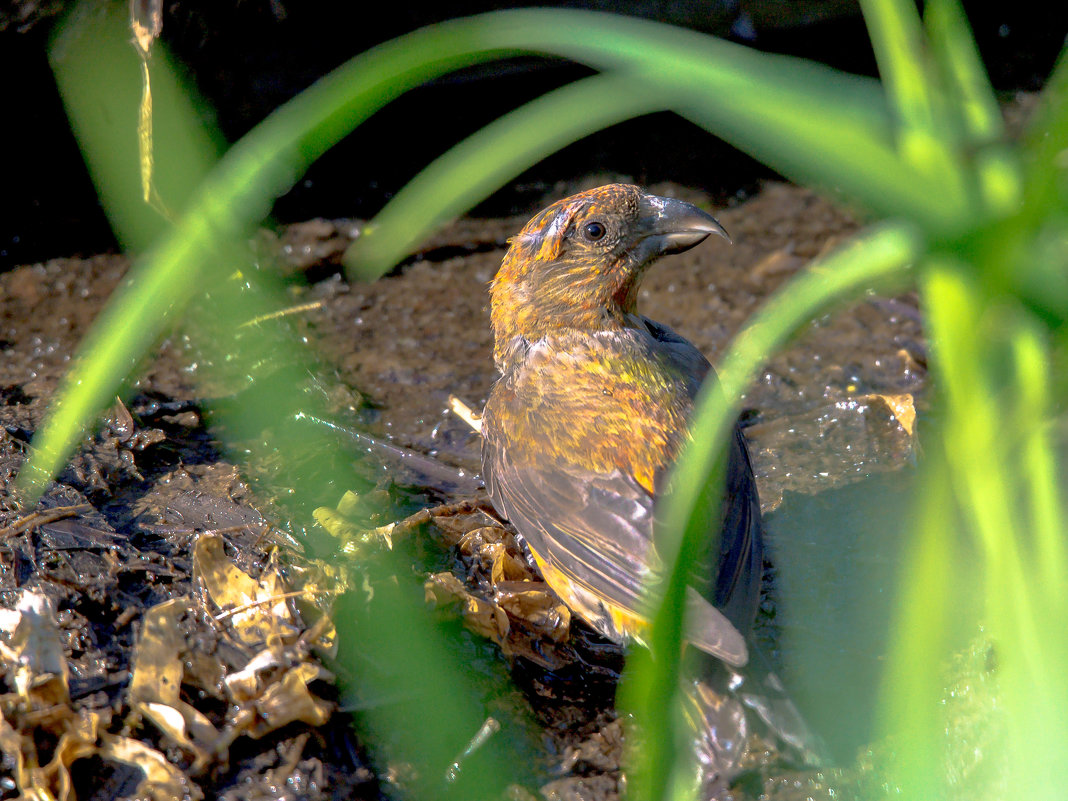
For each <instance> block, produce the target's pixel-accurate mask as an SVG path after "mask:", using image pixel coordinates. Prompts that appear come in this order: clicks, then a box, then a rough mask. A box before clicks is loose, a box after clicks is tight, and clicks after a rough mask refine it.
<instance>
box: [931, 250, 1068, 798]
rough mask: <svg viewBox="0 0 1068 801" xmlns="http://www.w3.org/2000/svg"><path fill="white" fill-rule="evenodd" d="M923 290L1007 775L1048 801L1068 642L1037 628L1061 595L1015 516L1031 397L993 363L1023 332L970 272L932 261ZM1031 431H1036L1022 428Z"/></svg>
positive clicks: (1059, 743)
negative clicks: (994, 665)
mask: <svg viewBox="0 0 1068 801" xmlns="http://www.w3.org/2000/svg"><path fill="white" fill-rule="evenodd" d="M922 291H923V296H924V298H925V301H926V304H927V311H928V320H929V322H930V331H931V339H932V344H933V345H934V354H935V356H936V365H937V368H938V369H937V376H938V379H939V381H940V384H941V386H942V387H943V391H944V393H945V400H946V403H945V407H946V423H945V426H944V431H943V434H942V440H943V441H942V444H941V447H942V448H943V451H944V453H945V454H946V461H947V464H948V466H949V469H950V475H951V481H952V486H953V490H954V494H955V495H956V497H957V499H958V502H959V503H960V505H961V508H962V509H963V510H964V515H965V520H966V522H967V524H968V527H969V528H970V530H971V533H972V535H973V537H974V538H975V541H976V545H977V549H978V552H979V554H980V560H981V561H980V573H981V582H982V589H983V593H984V604H983V606H984V614H985V616H986V620H987V622H988V624H989V632H990V637H991V640H992V641H993V643H994V645H995V647H996V648H997V654H998V674H999V684H1000V687H1001V690H1002V694H1003V700H1004V705H1005V709H1006V710H1007V715H1006V717H1007V729H1008V738H1009V748H1008V754H1007V755H1006V758H1007V760H1008V763H1009V775H1011V776H1012V777H1013V788H1014V791H1016V792H1018V794H1019V797H1021V798H1056V797H1058V796H1059V795H1060V794H1062V792H1063V776H1061V775H1059V773H1058V771H1057V770H1055V768H1054V767H1053V766H1055V765H1060V764H1062V761H1061V757H1062V755H1063V754H1064V753H1065V752H1066V751H1068V725H1066V724H1065V712H1066V710H1068V692H1066V690H1065V686H1064V682H1063V680H1062V679H1061V677H1062V676H1063V675H1064V672H1065V670H1068V633H1066V631H1065V629H1064V627H1063V626H1061V625H1054V626H1048V625H1046V623H1045V621H1047V620H1056V621H1061V620H1063V619H1064V616H1065V612H1066V610H1065V609H1064V608H1063V607H1059V606H1058V605H1056V604H1055V600H1056V599H1057V598H1058V597H1062V596H1063V587H1060V588H1057V589H1054V588H1050V587H1046V586H1045V583H1044V582H1043V581H1042V578H1043V576H1044V575H1046V570H1044V569H1042V568H1041V567H1040V566H1039V565H1037V564H1036V561H1035V560H1036V553H1035V549H1034V548H1032V547H1030V541H1031V536H1030V528H1031V521H1030V515H1027V514H1021V510H1022V509H1024V508H1026V503H1027V499H1028V492H1027V491H1025V490H1024V488H1023V487H1021V482H1022V481H1023V480H1025V479H1027V478H1032V477H1033V476H1028V475H1027V467H1026V465H1025V464H1022V463H1021V462H1022V460H1021V457H1020V454H1021V452H1026V449H1025V450H1024V451H1021V449H1020V447H1019V445H1018V443H1019V442H1020V441H1021V439H1023V432H1021V431H1020V430H1019V428H1018V427H1017V426H1016V425H1014V423H1015V422H1017V421H1018V420H1019V417H1018V416H1017V415H1016V414H1014V412H1015V408H1014V407H1015V406H1016V403H1015V399H1016V398H1018V397H1021V396H1024V397H1026V394H1027V390H1024V389H1023V388H1021V387H1016V386H1013V385H1012V383H1011V381H1012V376H1013V373H1014V372H1015V373H1016V374H1017V375H1020V374H1021V373H1020V371H1019V370H1016V371H1011V372H1008V373H1007V374H1006V371H1005V370H1004V368H1003V367H1002V365H1003V360H1002V359H999V358H997V356H998V355H999V350H1001V349H1004V348H1005V346H1006V343H1009V348H1008V352H1009V354H1011V353H1012V352H1013V350H1015V351H1016V352H1017V353H1019V352H1020V350H1021V347H1020V346H1019V345H1016V346H1013V345H1012V343H1013V342H1014V340H1016V339H1017V338H1018V337H1019V336H1020V332H1019V330H1018V329H1019V323H1014V320H1013V314H1005V313H1004V311H1003V310H1002V309H1000V308H999V304H1004V303H1007V302H1008V301H1004V300H999V301H993V300H992V299H991V298H989V297H987V296H985V295H984V293H983V290H982V289H981V287H980V286H979V284H978V283H977V282H976V281H975V279H974V277H973V276H972V274H971V271H970V269H969V266H968V265H964V264H960V263H957V262H955V261H953V260H952V259H950V258H948V257H943V258H941V259H939V260H938V261H931V262H929V264H928V265H927V266H926V269H925V271H924V277H923V285H922ZM1019 311H1020V310H1018V309H1016V310H1014V312H1013V313H1016V312H1019ZM1023 348H1024V350H1025V351H1026V348H1027V346H1026V345H1025V346H1023ZM1027 358H1028V359H1030V358H1031V357H1030V356H1029V357H1027ZM1028 372H1029V369H1027V368H1025V369H1024V370H1023V371H1022V374H1023V375H1026V374H1027V373H1028ZM1036 424H1041V421H1030V425H1036ZM1049 491H1056V490H1055V488H1050V489H1049ZM1060 534H1061V536H1063V532H1060ZM1054 572H1055V574H1059V575H1055V580H1057V581H1058V582H1059V583H1061V584H1063V582H1064V581H1065V580H1066V579H1068V575H1066V573H1068V571H1066V570H1065V569H1063V568H1062V569H1060V570H1057V571H1054Z"/></svg>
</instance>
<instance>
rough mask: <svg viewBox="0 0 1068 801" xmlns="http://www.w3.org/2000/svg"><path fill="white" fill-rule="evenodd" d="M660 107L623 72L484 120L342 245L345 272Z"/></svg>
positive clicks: (376, 269) (389, 259) (372, 267)
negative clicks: (548, 160) (591, 137)
mask: <svg viewBox="0 0 1068 801" xmlns="http://www.w3.org/2000/svg"><path fill="white" fill-rule="evenodd" d="M662 106H663V100H662V93H660V92H658V91H656V90H655V89H654V87H651V86H649V85H648V84H645V83H641V82H638V81H636V80H635V79H634V77H633V76H631V75H629V74H626V73H624V74H603V75H595V76H593V77H592V78H584V79H583V80H581V81H576V82H575V83H572V84H569V85H567V86H564V87H563V88H561V89H557V90H555V91H553V92H549V93H548V94H546V95H544V96H542V97H540V98H538V99H537V100H534V101H532V102H530V103H527V104H526V105H525V106H521V107H520V108H518V109H516V110H515V111H513V112H511V113H509V114H506V115H505V116H503V117H501V118H500V119H499V120H496V121H495V122H493V123H491V124H489V125H487V126H486V127H484V128H482V129H481V130H479V131H478V132H477V133H475V134H474V135H472V136H470V137H469V138H467V139H466V140H464V141H463V142H461V143H460V144H458V145H456V146H455V147H453V148H452V149H451V150H449V151H448V152H447V153H446V154H445V155H443V156H442V157H441V158H439V159H437V160H436V161H434V162H433V163H432V164H430V165H429V166H428V167H426V168H424V169H423V170H422V171H421V172H420V173H419V175H417V176H416V177H415V178H413V179H412V180H411V181H410V182H409V183H408V184H407V185H406V186H405V187H404V188H403V189H402V190H401V191H400V192H398V193H397V195H396V196H395V197H394V198H393V199H392V200H390V202H389V203H388V204H387V205H386V207H385V208H384V209H382V211H381V212H379V213H378V215H377V216H376V217H375V218H374V219H373V220H372V221H371V222H370V223H369V224H368V225H367V227H366V228H365V229H364V230H363V232H362V234H361V235H360V238H359V239H357V240H356V241H355V242H354V243H353V244H352V245H351V246H350V247H349V249H348V250H347V251H346V253H345V256H344V258H343V262H344V263H345V265H346V266H347V267H348V268H349V275H350V277H352V278H355V279H358V280H362V281H369V280H372V279H374V278H377V277H378V276H380V275H382V274H383V273H385V272H386V271H387V270H389V269H390V268H391V267H392V266H393V265H395V264H396V263H397V262H398V261H400V260H401V259H402V258H403V257H404V256H405V255H407V254H408V253H410V252H411V251H412V250H413V249H414V248H415V247H416V246H417V245H418V244H419V242H420V241H422V239H423V238H424V237H426V236H427V234H429V233H430V232H431V231H433V230H434V229H435V228H436V227H438V226H439V225H441V224H442V223H444V222H447V221H448V220H450V219H452V218H453V217H455V216H457V215H458V214H460V213H462V212H464V211H466V210H467V209H469V208H471V207H472V206H474V205H475V204H476V203H478V202H479V201H480V200H482V199H484V198H485V197H488V196H489V195H490V194H492V193H493V192H494V191H495V190H496V189H498V188H500V187H501V186H503V185H504V184H505V183H506V182H507V181H508V180H509V179H510V178H512V177H513V176H515V175H518V174H519V173H521V172H522V171H523V170H525V169H527V168H528V167H531V166H533V165H534V164H536V163H537V162H538V161H540V160H541V159H542V158H544V157H545V156H547V155H549V154H550V153H553V152H555V151H557V150H559V149H560V148H562V147H564V146H565V145H568V144H570V143H572V142H575V141H577V140H579V139H581V138H582V137H584V136H586V135H588V134H590V133H593V132H594V131H597V130H600V129H601V128H606V127H608V126H609V125H612V124H614V123H617V122H620V121H622V120H625V119H629V118H631V117H637V116H639V115H642V114H646V113H649V112H651V111H656V110H658V109H660V108H661V107H662Z"/></svg>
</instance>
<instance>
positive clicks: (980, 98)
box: [923, 0, 1005, 146]
mask: <svg viewBox="0 0 1068 801" xmlns="http://www.w3.org/2000/svg"><path fill="white" fill-rule="evenodd" d="M923 21H924V25H925V27H926V29H927V36H928V41H929V42H930V44H931V50H932V52H933V55H934V57H935V59H936V60H937V62H938V66H939V67H940V68H941V71H942V76H943V78H944V81H945V85H946V87H947V90H946V98H947V99H950V100H951V101H952V102H953V105H954V106H955V107H956V109H957V111H958V113H959V115H960V118H961V122H962V124H963V125H962V129H963V131H964V134H965V137H966V141H967V142H968V143H969V144H971V145H973V146H979V145H986V144H990V143H991V142H995V141H997V140H999V139H1001V137H1002V136H1004V135H1005V123H1004V120H1003V119H1002V117H1001V109H1000V108H998V101H997V98H996V97H995V96H994V88H993V87H992V86H991V85H990V79H989V78H987V75H986V69H984V67H983V62H982V61H981V60H980V58H979V49H978V48H977V47H976V45H975V38H974V37H973V36H972V31H971V26H969V25H968V18H967V17H966V16H964V9H962V8H961V6H960V3H959V2H957V0H928V2H927V3H926V4H925V6H924V11H923Z"/></svg>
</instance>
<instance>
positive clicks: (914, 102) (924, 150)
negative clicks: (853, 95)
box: [860, 0, 957, 172]
mask: <svg viewBox="0 0 1068 801" xmlns="http://www.w3.org/2000/svg"><path fill="white" fill-rule="evenodd" d="M860 7H861V10H862V11H863V12H864V20H865V22H866V23H867V25H868V34H869V35H870V36H871V41H872V46H873V47H874V49H875V60H876V61H877V62H878V64H879V74H880V75H881V76H882V79H883V86H884V87H885V88H886V93H887V99H888V101H889V104H890V108H891V109H892V112H893V115H894V119H895V122H896V128H897V130H896V135H897V140H898V147H899V148H900V150H901V154H902V157H903V160H904V161H905V162H906V163H908V164H911V165H912V166H913V167H915V168H916V169H918V170H920V171H921V172H925V171H927V170H930V169H935V170H937V171H939V172H941V171H943V170H944V169H946V168H947V167H949V168H953V167H955V166H956V165H955V164H954V163H953V162H954V161H955V159H954V157H953V156H954V145H955V142H956V138H957V137H956V132H955V131H954V129H953V127H952V120H951V119H950V117H949V115H948V114H947V113H946V109H945V107H944V102H945V101H944V98H943V96H942V92H941V89H942V87H941V86H939V83H938V80H937V73H935V71H934V70H933V69H932V68H931V64H930V59H929V54H928V52H927V43H926V41H925V40H924V36H923V27H922V25H921V24H920V18H919V15H918V14H917V13H916V7H915V5H913V3H912V2H911V0H861V4H860Z"/></svg>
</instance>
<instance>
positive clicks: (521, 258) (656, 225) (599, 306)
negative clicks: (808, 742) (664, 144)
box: [490, 184, 729, 369]
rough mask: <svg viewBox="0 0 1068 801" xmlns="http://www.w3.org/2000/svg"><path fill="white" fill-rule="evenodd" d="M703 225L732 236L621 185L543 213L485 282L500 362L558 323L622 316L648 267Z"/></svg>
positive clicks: (690, 242)
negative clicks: (486, 282) (495, 274)
mask: <svg viewBox="0 0 1068 801" xmlns="http://www.w3.org/2000/svg"><path fill="white" fill-rule="evenodd" d="M709 234H719V235H720V236H722V237H724V238H726V239H728V240H729V237H728V236H727V232H726V231H725V230H723V226H721V225H720V224H719V223H718V222H716V220H715V218H713V217H712V215H710V214H708V213H706V212H704V211H701V210H700V209H699V208H697V207H696V206H694V205H692V204H690V203H685V202H683V201H681V200H675V199H673V198H666V197H658V196H657V195H650V194H646V193H645V192H643V191H642V190H641V189H639V188H638V187H636V186H628V185H625V184H609V185H607V186H601V187H598V188H596V189H590V190H589V191H586V192H581V193H579V194H577V195H573V196H571V197H569V198H566V199H564V200H561V201H559V202H557V203H554V204H553V205H551V206H549V207H548V208H547V209H545V210H543V211H541V212H539V213H538V214H537V215H536V216H535V217H534V218H533V219H532V220H531V221H530V222H528V223H527V224H526V226H524V228H523V230H522V231H520V232H519V234H517V235H516V236H514V237H512V239H511V240H510V244H511V247H510V248H509V250H508V253H507V254H506V255H505V257H504V262H503V263H502V264H501V268H500V270H499V271H498V272H497V277H496V278H494V280H493V283H492V285H491V288H490V297H491V312H492V319H493V333H494V337H495V341H496V342H495V346H494V358H495V359H496V360H497V364H498V366H499V367H501V368H502V369H503V368H505V367H506V365H507V364H508V363H509V362H510V360H511V359H512V358H514V354H515V353H516V352H517V349H518V348H520V347H521V346H522V345H523V344H525V343H526V342H531V341H534V340H537V339H540V338H542V337H544V336H546V335H548V334H551V333H554V332H558V331H562V330H564V329H578V330H587V331H599V330H604V329H607V328H612V327H618V326H622V325H626V324H627V320H628V318H629V317H630V316H631V315H633V313H634V307H635V301H636V300H637V296H638V285H639V283H640V281H641V277H642V274H643V273H644V272H645V268H646V267H648V266H649V265H650V264H652V262H654V261H655V260H656V259H658V258H659V257H660V256H664V255H666V254H668V253H681V252H682V251H684V250H688V249H689V248H692V247H693V246H694V245H697V244H699V243H700V242H703V241H704V240H705V238H707V237H708V235H709Z"/></svg>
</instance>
